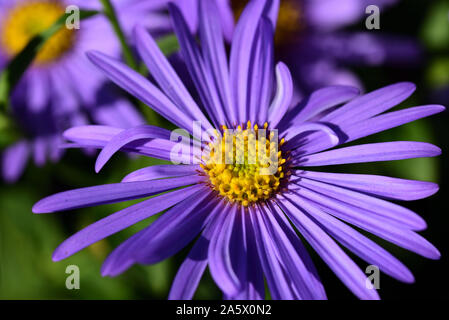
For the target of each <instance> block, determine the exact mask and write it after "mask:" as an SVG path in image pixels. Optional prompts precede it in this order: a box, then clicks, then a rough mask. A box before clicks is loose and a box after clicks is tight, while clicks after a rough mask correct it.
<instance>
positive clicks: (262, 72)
mask: <svg viewBox="0 0 449 320" xmlns="http://www.w3.org/2000/svg"><path fill="white" fill-rule="evenodd" d="M273 38H274V36H273V25H272V24H271V22H270V21H269V20H268V19H266V18H264V17H262V18H261V20H260V24H259V27H258V30H257V33H256V42H255V45H254V53H253V56H252V58H251V63H250V75H251V76H250V77H249V83H248V85H249V87H250V91H249V96H248V105H247V108H248V112H247V114H248V117H249V118H248V120H250V121H251V122H252V123H260V124H262V123H265V122H266V121H267V116H268V105H269V103H270V99H271V95H272V91H273V67H274V65H273V63H274V62H273V54H274V52H273V51H274V44H273Z"/></svg>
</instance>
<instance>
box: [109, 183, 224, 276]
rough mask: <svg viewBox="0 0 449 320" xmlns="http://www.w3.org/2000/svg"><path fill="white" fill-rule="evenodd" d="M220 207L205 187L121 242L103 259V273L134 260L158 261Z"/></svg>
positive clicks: (113, 272)
mask: <svg viewBox="0 0 449 320" xmlns="http://www.w3.org/2000/svg"><path fill="white" fill-rule="evenodd" d="M214 209H215V210H219V209H221V207H220V205H219V203H218V202H217V201H215V200H214V199H213V197H212V195H211V193H210V192H208V189H206V188H205V189H204V191H202V192H198V194H197V195H193V196H191V197H190V198H188V199H186V200H184V201H182V202H180V203H179V204H178V205H176V206H175V207H173V208H171V209H170V210H168V211H167V212H165V213H164V214H163V215H161V216H160V217H159V218H158V219H157V220H156V221H155V222H153V223H152V224H151V225H150V226H149V227H147V228H145V229H144V230H142V231H140V232H138V233H137V234H135V235H134V236H132V237H131V238H129V239H128V240H126V241H125V242H123V243H122V244H121V245H120V246H119V247H117V249H115V250H114V251H113V252H112V253H111V255H110V256H109V257H108V258H107V259H106V261H105V263H104V265H103V268H102V274H103V275H109V276H115V275H118V274H120V273H122V272H123V271H125V270H126V269H127V268H129V267H130V266H131V265H132V264H134V263H142V264H153V263H157V262H160V261H162V260H164V259H166V258H168V257H170V256H172V255H173V254H175V253H176V252H178V251H179V250H181V249H182V248H183V247H185V246H186V245H187V244H188V243H189V242H190V241H191V240H192V239H193V238H194V237H195V236H196V235H198V233H200V232H201V229H202V228H203V227H204V226H205V225H207V223H208V221H209V220H208V216H209V217H212V216H213V215H214V214H215V211H214Z"/></svg>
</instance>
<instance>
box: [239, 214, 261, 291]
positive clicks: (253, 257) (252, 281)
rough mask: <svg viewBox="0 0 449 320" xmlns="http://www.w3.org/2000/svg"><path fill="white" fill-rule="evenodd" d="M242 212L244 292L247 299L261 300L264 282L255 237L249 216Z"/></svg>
mask: <svg viewBox="0 0 449 320" xmlns="http://www.w3.org/2000/svg"><path fill="white" fill-rule="evenodd" d="M242 211H243V214H244V219H245V222H244V226H245V231H244V232H245V234H246V244H247V245H246V249H247V254H246V255H247V277H246V278H247V281H246V286H247V288H246V293H247V297H246V298H247V299H249V300H263V299H264V298H265V283H264V280H263V270H262V266H261V262H260V259H259V256H258V253H257V245H256V241H257V239H256V237H255V235H254V232H253V230H252V226H251V218H250V216H249V214H247V212H246V211H244V210H243V209H242Z"/></svg>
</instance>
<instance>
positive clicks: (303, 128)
mask: <svg viewBox="0 0 449 320" xmlns="http://www.w3.org/2000/svg"><path fill="white" fill-rule="evenodd" d="M313 131H320V132H323V133H324V134H325V135H326V137H327V141H328V143H329V145H330V146H332V147H334V146H336V145H337V144H338V143H339V142H340V138H339V136H338V134H337V133H336V132H335V131H334V130H333V129H332V127H330V126H328V125H326V124H324V123H319V122H306V123H303V124H300V125H298V126H295V127H290V128H289V129H288V130H287V131H285V133H283V134H284V135H285V136H284V138H285V139H287V143H286V144H285V146H286V148H289V147H292V148H293V146H294V144H295V140H290V139H293V138H295V137H296V136H298V135H300V134H303V133H305V132H313Z"/></svg>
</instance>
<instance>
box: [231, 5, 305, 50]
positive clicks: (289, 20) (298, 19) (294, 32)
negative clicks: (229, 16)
mask: <svg viewBox="0 0 449 320" xmlns="http://www.w3.org/2000/svg"><path fill="white" fill-rule="evenodd" d="M247 3H248V1H245V0H232V8H233V10H234V14H235V17H236V20H237V19H238V18H239V17H240V15H241V14H242V11H243V9H244V8H245V6H246V4H247ZM302 20H303V19H302V9H301V4H300V0H281V1H280V5H279V14H278V20H277V24H276V33H275V36H274V40H275V43H276V45H283V44H287V43H289V42H291V41H293V40H295V39H296V38H298V35H299V33H300V32H301V30H302V29H303V23H302Z"/></svg>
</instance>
